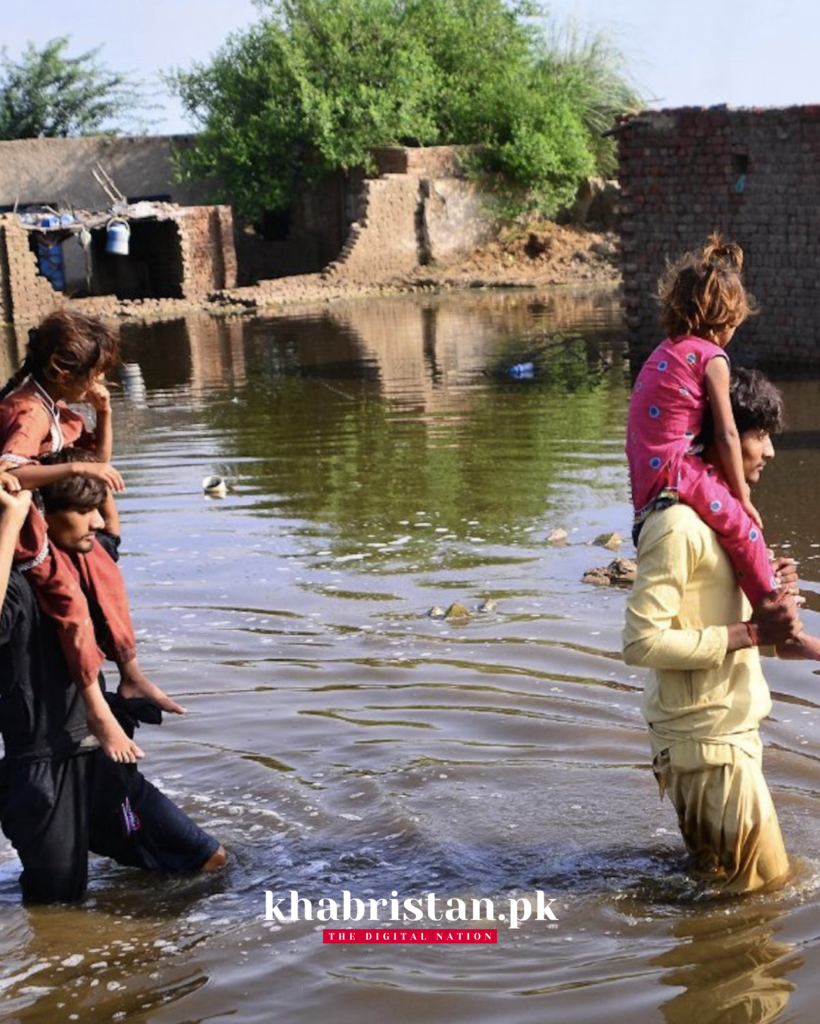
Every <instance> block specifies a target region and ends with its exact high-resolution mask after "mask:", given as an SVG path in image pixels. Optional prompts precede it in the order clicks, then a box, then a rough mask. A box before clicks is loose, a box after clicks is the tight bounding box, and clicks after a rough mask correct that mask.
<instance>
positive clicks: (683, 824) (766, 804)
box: [624, 504, 789, 892]
mask: <svg viewBox="0 0 820 1024" xmlns="http://www.w3.org/2000/svg"><path fill="white" fill-rule="evenodd" d="M749 613H750V608H749V606H748V603H747V602H746V599H745V597H744V596H743V593H742V591H741V590H740V588H739V587H738V586H737V583H736V581H735V578H734V573H733V571H732V567H731V564H730V562H729V559H728V557H727V556H726V554H725V553H724V551H723V549H722V548H721V547H720V544H719V543H718V539H717V537H716V535H715V534H714V533H713V532H712V530H710V529H709V528H708V527H707V526H706V525H705V524H704V523H703V521H702V520H701V519H700V518H699V517H698V515H697V514H696V513H695V512H693V511H692V509H690V508H688V507H687V506H686V505H680V504H679V505H673V506H672V507H671V508H668V509H665V510H664V511H662V512H653V513H652V514H651V515H650V516H649V518H648V519H647V521H646V523H645V524H644V527H643V529H642V531H641V537H640V542H639V545H638V575H637V579H636V581H635V586H634V589H633V591H632V593H631V594H630V597H629V600H628V602H627V616H626V628H625V630H624V659H625V661H626V662H627V664H629V665H641V666H644V667H646V668H649V669H651V672H650V675H649V680H648V682H647V685H646V688H645V690H644V696H643V702H642V711H643V714H644V717H645V718H646V721H647V724H648V726H649V735H650V739H651V744H652V753H653V768H654V771H655V774H656V776H657V778H658V784H659V787H660V793H661V796H663V794H664V791H666V792H668V794H669V797H670V799H671V801H672V803H673V804H674V806H675V810H676V811H677V815H678V823H679V825H680V829H681V833H682V835H683V839H684V841H685V843H686V847H687V849H688V851H689V854H690V857H691V864H692V870H693V873H694V874H695V875H696V876H697V877H699V878H703V879H705V880H706V881H708V882H710V883H711V884H712V885H718V886H719V887H720V888H721V889H722V891H724V892H749V891H751V890H755V889H760V888H762V887H764V886H771V885H779V884H782V882H783V881H784V879H785V878H786V877H788V873H789V862H788V857H787V855H786V849H785V846H784V844H783V837H782V835H781V832H780V825H779V823H778V821H777V813H776V812H775V808H774V804H773V803H772V799H771V796H770V794H769V790H768V787H767V785H766V780H765V779H764V777H763V772H762V769H761V761H762V756H761V755H762V750H761V742H760V734H759V728H758V727H759V725H760V722H761V720H762V719H763V718H765V717H766V715H768V714H769V711H770V710H771V696H770V694H769V687H768V685H767V683H766V680H765V679H764V678H763V673H762V671H761V668H760V656H759V652H758V649H757V648H748V649H745V650H741V651H734V652H732V653H728V652H727V646H728V630H727V626H728V625H730V624H731V623H734V622H740V621H742V620H744V619H747V618H748V616H749ZM706 623H708V625H706Z"/></svg>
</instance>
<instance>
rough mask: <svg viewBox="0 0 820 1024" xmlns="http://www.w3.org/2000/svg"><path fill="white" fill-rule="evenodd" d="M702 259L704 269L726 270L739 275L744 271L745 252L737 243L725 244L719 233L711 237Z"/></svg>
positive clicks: (704, 248)
mask: <svg viewBox="0 0 820 1024" xmlns="http://www.w3.org/2000/svg"><path fill="white" fill-rule="evenodd" d="M701 259H702V260H703V265H704V267H716V268H726V269H728V270H736V271H737V272H738V273H740V271H741V270H742V269H743V250H742V249H741V248H740V246H739V245H738V244H737V242H725V241H724V240H723V238H722V237H721V236H720V235H719V234H718V233H717V232H715V233H714V234H713V235H710V236H709V241H708V242H707V243H706V245H705V246H704V247H703V252H702V253H701Z"/></svg>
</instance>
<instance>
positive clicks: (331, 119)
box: [169, 0, 637, 219]
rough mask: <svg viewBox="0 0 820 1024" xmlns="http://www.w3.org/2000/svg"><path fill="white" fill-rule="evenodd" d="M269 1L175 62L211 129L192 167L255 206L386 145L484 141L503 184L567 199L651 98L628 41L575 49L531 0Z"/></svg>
mask: <svg viewBox="0 0 820 1024" xmlns="http://www.w3.org/2000/svg"><path fill="white" fill-rule="evenodd" d="M259 6H260V9H261V11H262V17H261V18H260V20H259V22H258V23H257V24H255V25H254V26H252V27H251V28H249V29H248V30H247V31H245V32H242V33H238V34H235V35H233V36H231V37H230V38H229V39H228V41H227V42H226V44H225V45H224V46H223V47H222V49H221V50H220V51H219V52H218V53H217V54H216V55H215V56H214V57H213V58H212V59H211V61H210V62H208V63H201V64H195V65H193V66H192V67H191V68H190V69H189V70H187V71H186V70H180V69H178V70H176V71H175V72H173V73H172V74H171V75H170V76H169V80H170V82H171V85H172V87H173V88H174V90H175V91H176V92H177V93H178V95H179V96H180V97H181V99H182V102H183V105H184V107H185V109H186V110H187V112H188V114H189V115H190V116H191V118H192V119H193V121H194V123H195V124H196V125H197V127H198V128H199V129H200V133H199V135H198V137H197V139H196V140H195V142H194V144H193V145H192V146H191V147H190V148H189V149H187V150H186V151H185V152H184V153H183V154H182V155H181V157H180V159H181V173H182V174H183V176H185V177H189V178H190V177H199V178H201V177H203V176H214V177H216V178H218V179H219V180H221V181H222V183H223V187H224V192H223V195H222V196H221V198H225V199H228V200H229V201H231V202H233V204H234V205H235V207H236V208H237V210H238V211H239V213H240V214H241V215H244V216H245V217H247V218H249V219H255V218H257V217H258V216H259V215H260V214H261V213H262V212H263V211H264V210H270V209H283V208H286V207H287V206H288V205H289V204H290V203H291V201H292V199H293V197H294V195H295V194H296V192H297V190H298V189H299V188H300V187H301V186H302V185H303V184H304V183H308V182H311V181H314V180H316V179H318V178H319V177H321V176H323V175H324V174H326V173H327V172H328V171H332V170H339V169H341V170H347V169H350V168H352V167H356V166H364V167H365V168H367V167H368V166H369V162H370V155H369V154H370V150H371V149H372V148H373V147H375V146H388V145H472V146H477V147H479V148H480V152H482V153H483V154H484V157H483V161H482V166H483V171H484V173H486V174H487V175H488V176H489V178H488V180H489V182H490V184H491V185H492V186H493V187H495V188H496V189H497V190H499V191H500V192H501V194H512V193H514V194H516V195H518V196H519V197H522V196H523V197H524V199H525V200H526V202H528V203H529V204H530V205H532V206H533V207H536V208H538V209H540V210H541V211H542V212H546V213H549V212H553V211H554V210H555V209H556V208H557V206H559V205H560V204H561V203H564V202H566V201H567V200H568V199H569V198H571V196H572V195H573V194H574V191H575V188H576V187H577V184H578V182H579V180H580V179H581V178H583V177H584V176H586V175H588V174H591V173H593V172H594V171H595V170H596V168H597V167H599V166H600V167H603V166H604V165H605V162H606V155H607V144H605V143H604V144H602V142H601V140H600V137H599V136H600V131H601V128H602V127H603V126H608V124H609V123H611V121H612V120H613V118H614V116H615V114H616V113H618V112H620V111H621V110H623V109H628V108H630V107H634V106H635V105H636V102H637V95H636V93H635V92H634V90H633V89H631V87H630V86H629V84H628V80H627V78H626V77H625V75H624V74H623V68H622V64H621V63H620V57H619V55H618V53H617V51H616V50H614V49H612V48H608V47H606V46H604V45H603V44H602V43H600V42H598V41H593V44H592V52H590V47H589V44H584V45H577V40H575V39H573V47H574V48H571V47H567V46H563V48H562V44H559V42H557V41H556V39H555V37H551V36H550V35H549V34H548V33H547V32H546V30H545V26H546V25H547V24H548V21H546V20H545V12H544V11H543V10H542V8H541V7H540V6H539V5H538V4H537V3H535V2H532V0H514V2H511V0H507V2H505V0H259ZM585 76H588V77H589V78H591V79H594V81H588V80H587V77H585ZM615 86H617V88H615Z"/></svg>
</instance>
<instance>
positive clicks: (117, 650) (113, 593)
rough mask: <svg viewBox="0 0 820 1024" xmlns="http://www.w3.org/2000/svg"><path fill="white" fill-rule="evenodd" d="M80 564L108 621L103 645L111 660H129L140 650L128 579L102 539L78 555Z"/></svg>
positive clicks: (88, 587) (87, 585)
mask: <svg viewBox="0 0 820 1024" xmlns="http://www.w3.org/2000/svg"><path fill="white" fill-rule="evenodd" d="M77 565H78V569H79V572H80V575H81V577H82V581H83V586H84V587H85V590H86V592H87V593H88V595H89V598H90V600H93V601H94V602H95V603H96V605H97V606H98V607H99V610H100V615H101V617H102V620H103V621H104V623H105V633H106V634H107V635H106V636H104V637H102V638H101V646H102V647H103V649H104V650H105V652H106V654H107V655H108V657H109V658H111V660H112V661H116V662H117V663H118V664H120V665H121V664H124V663H125V662H127V661H130V660H131V659H132V658H133V657H134V656H135V655H136V653H137V641H136V637H135V636H134V627H133V625H132V623H131V612H130V609H129V607H128V595H127V594H126V591H125V580H123V578H122V573H121V572H120V570H119V568H118V566H117V564H116V562H115V561H114V560H113V559H112V558H111V556H110V555H109V554H108V552H107V551H105V549H104V548H103V547H102V546H101V545H100V544H99V543H94V544H93V545H92V548H91V550H90V551H88V552H87V553H86V554H83V555H81V556H80V557H79V559H78V560H77Z"/></svg>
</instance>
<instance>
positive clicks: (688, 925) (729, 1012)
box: [652, 904, 803, 1024]
mask: <svg viewBox="0 0 820 1024" xmlns="http://www.w3.org/2000/svg"><path fill="white" fill-rule="evenodd" d="M724 910H725V908H724V907H723V906H720V907H719V908H716V910H715V912H714V913H712V914H703V913H699V914H698V915H697V916H692V917H687V918H684V919H682V920H681V921H679V922H678V923H677V924H676V925H675V927H674V929H673V935H674V936H675V938H676V939H677V940H679V941H678V942H677V944H676V945H675V946H674V947H673V948H672V949H670V950H667V951H666V952H665V953H662V954H661V955H660V956H659V957H657V958H656V959H654V960H653V961H652V963H653V964H656V965H658V966H661V967H665V968H667V969H668V970H667V973H666V974H664V976H663V978H662V981H663V984H664V985H672V986H676V987H679V988H682V989H683V991H682V992H680V993H679V994H677V995H675V996H673V998H671V999H670V1000H668V1001H667V1002H665V1003H663V1005H662V1006H661V1010H662V1012H663V1015H664V1020H665V1021H666V1022H667V1024H752V1022H754V1024H764V1022H766V1021H774V1020H777V1019H778V1017H779V1016H780V1015H781V1013H782V1012H783V1010H784V1009H785V1007H786V1005H787V1003H788V1001H789V997H790V995H791V993H792V992H793V991H794V987H795V986H794V985H793V983H792V982H790V981H788V980H786V975H788V974H790V973H791V972H792V971H794V970H795V969H796V968H798V967H800V966H801V965H802V964H803V959H802V957H799V956H796V955H795V954H794V947H793V946H792V945H791V944H789V943H786V942H780V941H778V940H776V939H775V938H774V932H775V930H776V922H777V920H778V918H780V916H781V913H782V912H781V911H780V910H778V909H776V908H765V909H760V908H759V907H758V908H756V909H754V910H746V909H745V908H743V907H742V906H740V905H739V904H735V905H734V906H733V908H732V910H733V912H732V913H729V914H728V915H727V914H726V913H724Z"/></svg>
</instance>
